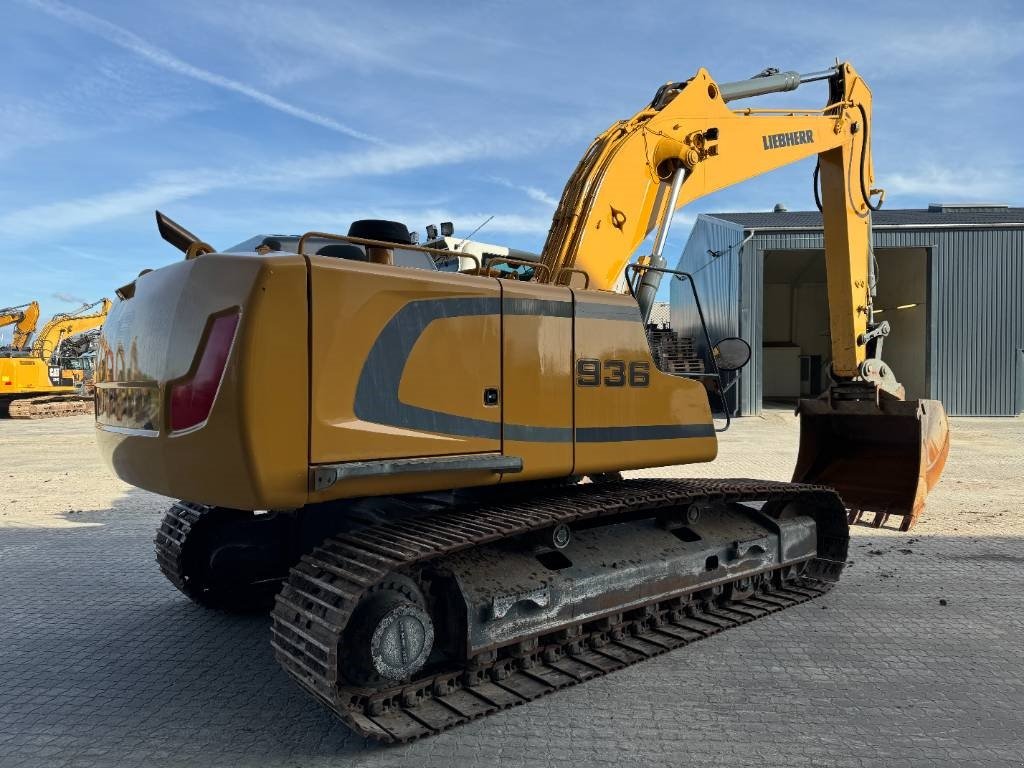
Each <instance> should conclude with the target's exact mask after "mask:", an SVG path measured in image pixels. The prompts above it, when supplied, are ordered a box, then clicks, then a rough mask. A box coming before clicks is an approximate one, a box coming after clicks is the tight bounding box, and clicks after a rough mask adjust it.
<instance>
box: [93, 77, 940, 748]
mask: <svg viewBox="0 0 1024 768" xmlns="http://www.w3.org/2000/svg"><path fill="white" fill-rule="evenodd" d="M819 80H820V81H825V82H826V83H827V85H828V89H829V96H828V100H827V102H826V105H825V106H824V107H823V108H821V109H796V110H791V109H787V110H779V109H758V108H756V107H749V108H740V109H737V108H735V107H734V106H731V104H732V102H735V101H737V100H740V99H745V98H749V97H754V96H758V95H761V94H767V93H773V92H779V91H789V90H793V89H795V88H797V87H799V86H800V85H801V84H802V83H805V82H811V81H819ZM870 127H871V93H870V91H869V89H868V87H867V85H866V84H865V83H864V81H863V80H862V79H861V77H860V76H859V75H858V74H857V72H856V71H855V70H854V69H853V67H852V66H851V65H849V64H841V65H837V66H835V67H832V68H829V69H828V70H826V71H824V72H817V73H812V74H810V75H800V74H798V73H796V72H782V73H780V72H777V71H766V72H765V73H762V75H761V76H758V77H755V78H753V79H751V80H745V81H741V82H736V83H721V84H720V83H718V82H716V81H715V80H714V79H712V77H711V76H710V75H709V74H708V72H707V71H705V70H703V69H701V70H699V71H698V72H697V74H696V75H694V76H693V77H692V78H690V79H689V80H686V81H685V82H674V83H669V84H667V85H665V86H662V87H661V88H660V89H658V91H657V93H656V94H655V96H654V99H653V100H652V101H651V103H650V104H649V105H648V106H645V107H644V108H643V109H642V110H640V111H639V112H638V113H637V114H636V115H634V116H633V117H631V118H630V119H628V120H623V121H620V122H617V123H615V124H614V125H612V126H611V127H610V128H609V129H608V130H607V131H605V132H604V133H602V134H601V135H600V136H599V137H598V138H597V139H596V140H595V141H594V143H593V144H592V145H591V147H590V148H589V149H588V150H587V152H586V154H585V155H584V157H583V159H582V161H581V162H580V164H579V166H578V167H577V169H576V171H575V172H574V174H573V175H572V177H571V179H570V180H569V182H568V184H567V186H566V188H565V190H564V192H563V194H562V198H561V202H560V203H559V206H558V209H557V211H556V213H555V216H554V220H553V222H552V226H551V230H550V233H549V235H548V238H547V242H546V244H545V246H544V250H543V253H541V254H540V255H539V256H537V257H536V258H526V259H520V258H512V257H511V256H510V257H504V258H498V259H491V260H490V261H489V262H487V263H485V264H479V263H472V262H473V260H474V259H475V257H467V258H469V259H470V265H469V266H468V267H466V266H464V265H462V264H460V265H459V266H460V269H461V271H459V272H445V271H440V270H438V269H436V268H435V267H434V266H432V265H433V264H434V262H433V261H432V259H434V258H435V257H438V258H440V257H444V258H446V259H447V258H449V257H450V253H448V252H443V251H437V252H436V253H435V252H434V249H431V248H424V247H420V246H417V245H414V244H413V238H412V237H411V236H410V233H409V232H408V230H407V229H406V227H405V226H404V225H403V224H400V223H397V222H388V221H377V220H364V221H358V222H355V223H353V224H352V226H351V227H350V229H349V231H348V234H347V235H334V234H329V233H322V232H309V233H306V234H305V235H302V236H301V237H300V236H291V237H289V236H280V235H273V236H271V235H268V236H266V237H262V238H261V237H257V238H254V239H253V240H251V241H247V243H246V244H243V245H242V246H240V247H239V248H236V249H229V250H228V251H227V252H223V253H217V252H214V249H213V248H212V247H211V246H209V245H208V244H206V243H204V242H202V241H201V240H200V239H199V238H197V237H196V236H194V235H192V234H191V233H190V232H188V230H186V229H184V228H183V227H181V226H179V225H177V224H175V223H174V222H172V221H170V220H169V219H167V218H166V217H164V216H162V215H161V214H158V216H157V219H158V226H159V229H160V232H161V235H162V236H163V237H164V238H165V239H166V240H168V241H169V242H171V243H172V244H174V245H175V246H177V247H178V248H179V249H180V250H182V251H183V252H185V254H186V257H185V259H184V260H182V261H179V262H177V263H173V264H170V265H168V266H165V267H162V268H160V269H156V270H153V271H146V272H144V273H143V274H142V275H140V276H139V278H137V279H136V280H135V281H133V282H132V283H130V284H128V285H125V286H123V287H122V288H120V289H119V290H118V295H119V296H120V297H121V298H122V301H121V303H120V304H118V305H117V306H116V307H115V308H114V310H113V311H112V312H111V315H110V318H109V320H108V322H107V323H106V324H105V325H104V327H103V331H102V333H101V339H100V348H99V351H98V361H97V375H96V382H97V383H96V386H97V390H96V400H97V403H96V423H97V431H96V434H97V437H98V441H99V446H100V450H101V452H102V454H103V456H104V457H105V459H106V460H107V462H108V463H109V464H110V466H111V467H112V469H113V471H114V472H115V473H116V474H117V475H118V476H119V477H121V478H122V479H124V480H125V481H127V482H129V483H131V484H133V485H136V486H139V487H142V488H145V489H147V490H150V491H153V492H156V493H160V494H164V495H168V496H172V497H175V498H180V499H182V501H179V502H177V503H175V504H174V505H173V506H172V507H171V509H170V510H169V512H168V513H167V515H166V517H165V519H164V521H163V523H162V524H161V526H160V530H159V531H158V533H157V537H156V550H157V560H158V562H159V564H160V567H161V569H162V570H163V572H164V573H165V575H166V576H167V577H168V579H169V580H170V581H171V582H172V583H173V584H174V585H175V586H176V587H178V588H179V589H180V590H181V591H182V592H183V593H185V594H186V595H188V596H189V597H190V598H192V599H193V600H195V601H196V602H198V603H200V604H203V605H209V606H217V607H221V608H232V609H237V608H242V607H250V606H253V605H259V604H261V603H262V602H263V601H264V600H266V599H267V598H269V597H273V599H274V609H273V613H272V620H273V624H272V644H273V647H274V651H275V654H276V657H277V659H278V661H279V662H280V663H281V665H282V666H283V667H284V669H285V670H286V671H287V672H288V673H289V674H290V675H291V676H292V678H293V679H294V680H295V681H296V682H298V683H299V684H300V685H301V686H303V687H304V688H305V689H306V690H308V691H309V692H310V693H311V694H312V695H314V696H315V697H316V698H317V699H318V700H319V701H321V702H323V703H324V704H326V705H327V706H328V707H330V708H331V709H332V710H333V711H334V712H335V713H336V714H337V715H338V716H339V717H340V718H342V719H343V720H344V721H345V722H346V723H347V724H348V725H349V726H350V727H352V728H353V729H354V730H356V731H357V732H359V733H360V734H363V735H366V736H370V737H373V738H376V739H380V740H383V741H407V740H411V739H415V738H418V737H421V736H425V735H429V734H432V733H436V732H438V731H441V730H443V729H445V728H448V727H451V726H453V725H456V724H458V723H461V722H465V721H467V720H470V719H474V718H477V717H480V716H483V715H486V714H489V713H491V712H494V711H497V710H500V709H504V708H506V707H509V706H513V705H516V704H522V703H523V702H526V701H529V700H531V699H534V698H536V697H538V696H541V695H543V694H545V693H548V692H550V691H552V690H555V689H557V688H561V687H564V686H568V685H573V684H576V683H580V682H583V681H586V680H588V679H590V678H592V677H596V676H599V675H602V674H605V673H607V672H611V671H613V670H615V669H618V668H621V667H623V666H626V665H628V664H632V663H634V662H637V661H640V660H642V659H645V658H647V657H649V656H652V655H655V654H658V653H662V652H664V651H667V650H670V649H672V648H676V647H678V646H681V645H685V644H687V643H689V642H692V641H695V640H699V639H701V638H703V637H706V636H708V635H710V634H713V633H715V632H718V631H720V630H722V629H725V628H729V627H733V626H736V625H738V624H741V623H744V622H747V621H751V620H754V619H757V618H760V617H762V616H765V615H767V614H769V613H772V612H775V611H778V610H780V609H783V608H786V607H789V606H792V605H795V604H797V603H800V602H803V601H805V600H809V599H811V598H814V597H816V596H818V595H820V594H823V593H824V592H825V591H826V590H828V589H829V588H830V587H831V585H832V584H833V583H834V582H835V581H836V580H837V579H838V578H839V574H840V572H841V571H842V569H843V566H844V564H845V561H846V556H847V545H848V538H849V530H848V521H847V514H848V509H850V508H852V509H870V510H875V511H880V512H884V513H888V514H896V515H902V516H903V517H904V520H906V521H908V523H907V524H908V525H909V524H910V523H912V522H913V520H914V519H916V517H917V516H918V515H919V514H920V512H921V509H922V506H923V503H924V499H925V496H926V495H927V493H928V490H929V489H930V487H931V486H932V485H933V484H934V483H935V482H936V481H937V480H938V477H939V474H940V473H941V471H942V466H943V464H944V462H945V458H946V454H947V452H948V428H947V425H946V418H945V413H944V411H943V409H942V406H941V405H940V404H939V403H938V402H936V401H923V400H922V401H916V402H907V401H905V400H904V399H903V391H902V387H901V386H900V385H899V384H898V382H897V379H896V378H895V376H894V375H893V372H892V369H891V367H890V366H889V365H888V363H887V362H886V363H882V361H881V359H880V348H881V345H880V343H879V342H880V340H881V339H882V338H884V335H885V333H887V332H888V330H889V329H888V326H887V325H885V324H884V323H876V322H875V321H874V317H873V312H872V296H873V287H874V275H873V274H872V271H871V267H870V259H869V250H870V233H871V211H872V209H873V208H875V207H877V206H876V204H875V203H874V202H873V201H874V198H875V197H876V196H878V190H874V189H873V188H872V185H873V169H872V163H871V145H870ZM815 156H816V157H817V158H818V171H817V173H816V177H820V183H821V205H822V210H823V213H824V224H825V249H826V260H827V269H828V290H829V306H830V322H831V332H832V333H831V337H832V345H833V355H832V358H833V361H834V363H833V371H832V373H833V379H834V381H833V384H832V386H831V388H830V389H829V391H828V392H827V393H826V395H825V396H824V397H823V398H821V399H820V400H815V401H809V402H808V401H805V402H802V403H801V404H800V413H801V429H802V434H803V437H802V445H801V453H800V460H799V465H798V467H797V470H796V479H797V480H800V481H809V482H811V483H821V484H820V485H819V484H813V485H808V484H804V483H803V482H796V483H786V482H767V481H760V480H743V479H730V480H725V479H720V480H706V479H688V480H687V479H672V480H670V479H644V480H622V479H621V476H620V475H619V473H620V472H621V471H623V470H629V469H638V468H645V467H657V466H663V465H678V464H688V463H693V462H706V461H711V460H713V459H714V458H715V456H716V454H717V450H718V442H717V437H716V421H715V419H714V418H713V413H712V408H711V404H710V401H709V394H708V393H709V388H708V387H706V386H705V383H704V380H703V379H702V378H700V377H699V376H697V375H691V374H683V375H673V374H672V373H669V372H665V371H663V370H660V369H659V367H658V364H657V361H656V360H655V358H654V356H653V355H652V352H651V348H650V346H649V340H648V335H647V333H646V320H647V318H648V316H649V312H650V309H651V305H652V302H653V299H654V296H655V294H656V292H657V289H658V283H659V281H660V280H661V278H662V276H664V275H670V276H671V277H672V279H679V280H682V281H684V282H686V283H688V284H689V285H690V286H691V287H692V285H693V281H692V277H691V276H690V275H687V274H685V273H682V272H678V271H674V270H670V269H668V268H667V267H666V264H665V260H664V258H663V249H664V246H665V238H666V235H667V232H668V228H669V226H670V223H671V219H672V215H673V213H674V212H675V210H676V209H677V208H679V207H680V206H682V205H684V204H685V203H686V202H689V201H691V200H693V199H695V198H697V197H700V196H702V195H706V194H708V193H710V192H713V191H715V190H718V189H721V188H724V187H726V186H729V185H732V184H735V183H738V182H740V181H742V180H744V179H747V178H750V177H753V176H756V175H758V174H761V173H765V172H767V171H770V170H772V169H774V168H778V167H781V166H784V165H787V164H790V163H793V162H795V161H797V160H800V159H802V158H807V157H815ZM652 232H656V235H655V238H654V245H653V249H652V252H651V253H650V254H648V255H644V256H642V257H641V258H639V259H638V260H636V261H635V262H633V263H630V260H631V258H632V256H633V253H634V251H635V250H636V249H637V247H638V246H639V245H640V244H641V242H642V241H643V240H644V239H645V238H646V237H647V236H648V235H649V234H650V233H652ZM417 259H418V261H417ZM502 267H504V268H502ZM623 275H625V277H626V284H627V288H628V294H623V293H619V292H616V291H615V286H616V284H618V283H619V282H620V280H621V279H622V277H623ZM693 300H694V302H695V303H696V304H697V307H698V309H699V297H698V296H697V294H696V290H694V291H693ZM698 314H700V313H699V312H698ZM698 332H700V333H703V334H704V335H705V336H707V333H708V332H707V328H706V326H703V327H702V328H701V329H699V331H698ZM707 341H708V345H709V347H710V348H711V349H713V350H714V352H713V354H712V355H710V357H709V359H708V360H707V361H706V365H707V371H708V374H707V375H708V376H710V377H711V378H712V380H713V381H712V387H711V389H712V390H715V391H718V392H722V391H724V388H725V386H727V384H726V379H727V378H728V377H729V376H730V373H729V372H730V371H733V370H735V369H737V368H739V367H742V365H743V364H744V363H745V362H746V358H747V357H748V356H749V348H746V347H745V344H744V343H743V342H742V340H739V339H717V340H712V339H710V338H708V339H707ZM837 491H838V492H837Z"/></svg>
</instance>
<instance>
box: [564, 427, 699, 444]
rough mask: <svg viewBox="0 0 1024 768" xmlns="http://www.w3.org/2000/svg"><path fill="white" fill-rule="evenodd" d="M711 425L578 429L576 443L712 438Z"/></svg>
mask: <svg viewBox="0 0 1024 768" xmlns="http://www.w3.org/2000/svg"><path fill="white" fill-rule="evenodd" d="M714 436H715V428H714V426H713V425H712V424H652V425H651V426H635V427H578V428H577V429H576V442H579V443H622V442H626V441H628V440H677V439H679V438H682V437H714Z"/></svg>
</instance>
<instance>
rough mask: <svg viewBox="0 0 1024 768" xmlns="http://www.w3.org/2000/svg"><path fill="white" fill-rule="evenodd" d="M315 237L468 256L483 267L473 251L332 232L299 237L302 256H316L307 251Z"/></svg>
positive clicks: (444, 254)
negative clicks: (309, 243)
mask: <svg viewBox="0 0 1024 768" xmlns="http://www.w3.org/2000/svg"><path fill="white" fill-rule="evenodd" d="M314 237H319V238H322V239H324V240H339V241H341V242H343V243H354V244H356V245H368V246H370V247H371V248H389V249H391V250H394V249H396V248H400V249H401V250H403V251H420V252H422V253H427V254H430V255H431V256H433V255H434V254H437V255H439V256H443V257H444V258H446V259H450V258H452V257H455V258H459V259H461V258H467V259H472V260H473V262H474V263H475V264H476V268H477V269H481V266H480V259H479V258H478V257H477V256H475V255H473V254H472V253H463V252H462V251H447V250H444V249H441V248H428V247H427V246H425V245H414V244H412V243H392V242H388V241H386V240H370V239H368V238H365V237H350V236H349V235H336V234H333V233H331V232H306V233H305V234H304V235H302V237H300V238H299V245H298V253H299V255H300V256H314V255H315V254H309V253H306V252H305V247H306V240H307V239H311V238H314Z"/></svg>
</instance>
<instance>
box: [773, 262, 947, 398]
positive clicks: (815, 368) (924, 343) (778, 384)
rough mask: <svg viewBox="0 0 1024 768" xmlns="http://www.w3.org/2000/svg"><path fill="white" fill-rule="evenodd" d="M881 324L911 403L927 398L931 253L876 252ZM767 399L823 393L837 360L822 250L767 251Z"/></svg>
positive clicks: (885, 351) (887, 354)
mask: <svg viewBox="0 0 1024 768" xmlns="http://www.w3.org/2000/svg"><path fill="white" fill-rule="evenodd" d="M875 257H876V260H877V263H878V293H877V296H876V298H875V309H876V311H877V312H878V314H877V315H876V318H877V319H879V320H888V321H889V323H890V325H891V326H892V333H891V334H890V336H889V337H888V338H887V339H886V340H885V342H884V344H883V348H882V358H883V359H890V360H893V361H898V363H897V365H896V367H895V372H896V376H897V378H898V379H899V380H900V381H901V382H902V383H903V385H904V386H905V387H906V390H907V397H908V398H919V397H927V396H928V318H929V313H928V279H927V275H928V269H927V267H928V262H927V259H928V252H927V250H925V249H924V248H878V249H876V250H875ZM763 328H764V334H763V342H764V349H763V352H764V357H763V361H764V362H763V366H762V371H761V375H762V385H763V398H764V401H765V402H766V403H771V402H779V403H792V402H794V401H796V399H797V398H799V397H808V396H814V395H817V394H819V393H820V392H821V391H822V390H823V389H824V388H825V386H827V382H828V366H829V363H830V362H831V352H830V344H831V339H830V335H829V323H828V296H827V291H826V283H825V254H824V251H822V250H819V249H806V250H793V251H779V250H777V251H765V259H764V326H763Z"/></svg>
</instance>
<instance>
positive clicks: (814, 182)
mask: <svg viewBox="0 0 1024 768" xmlns="http://www.w3.org/2000/svg"><path fill="white" fill-rule="evenodd" d="M820 173H821V158H820V157H819V158H818V162H816V163H815V164H814V175H813V176H812V177H811V178H812V181H811V186H812V187H813V188H814V204H815V205H816V206H818V210H819V211H821V210H822V208H821V193H820V192H818V176H819V174H820Z"/></svg>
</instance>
